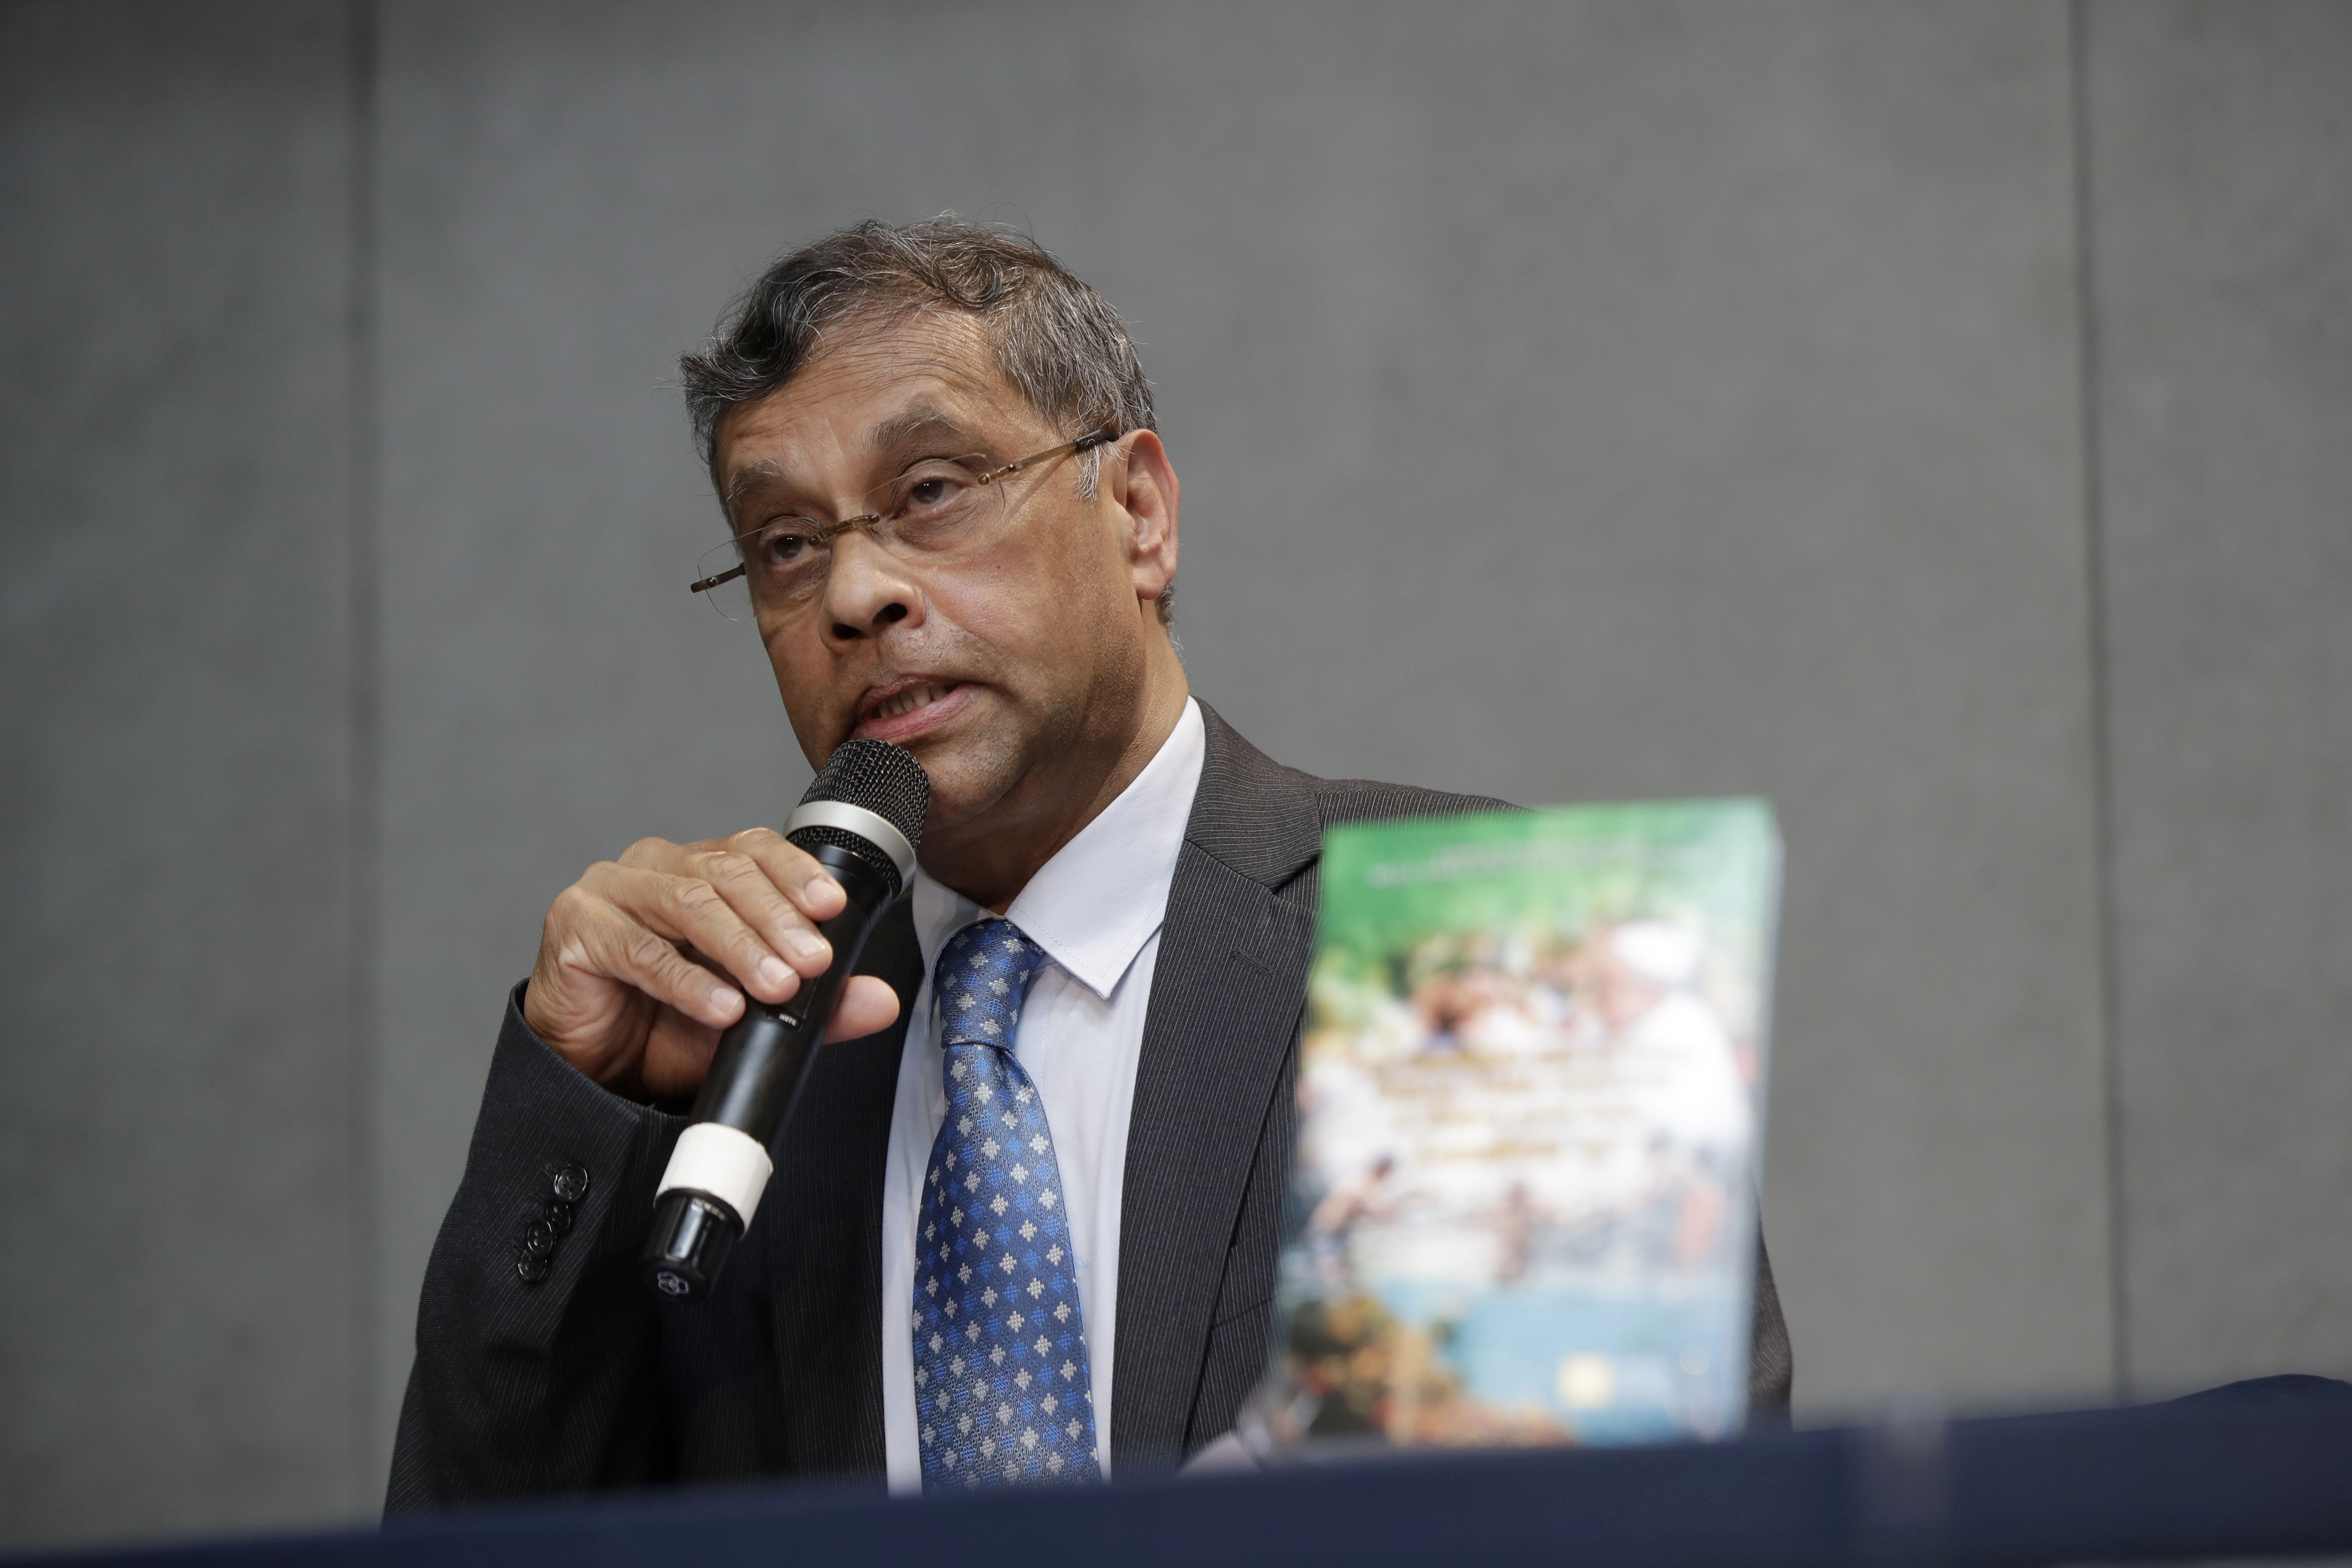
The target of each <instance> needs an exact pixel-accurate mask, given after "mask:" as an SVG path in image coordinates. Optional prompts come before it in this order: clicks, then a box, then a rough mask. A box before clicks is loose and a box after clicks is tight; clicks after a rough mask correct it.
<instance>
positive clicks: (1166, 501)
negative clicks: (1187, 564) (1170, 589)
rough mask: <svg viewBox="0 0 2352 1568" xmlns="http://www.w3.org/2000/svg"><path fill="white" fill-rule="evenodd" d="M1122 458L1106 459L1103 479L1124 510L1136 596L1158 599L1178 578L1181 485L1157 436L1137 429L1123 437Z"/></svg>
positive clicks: (1128, 551) (1128, 555)
mask: <svg viewBox="0 0 2352 1568" xmlns="http://www.w3.org/2000/svg"><path fill="white" fill-rule="evenodd" d="M1119 445H1120V446H1121V447H1124V448H1126V451H1127V458H1126V460H1125V461H1124V462H1121V461H1118V459H1116V458H1109V457H1106V458H1105V459H1104V462H1103V479H1104V482H1105V483H1106V484H1108V485H1109V486H1110V487H1111V499H1112V500H1115V501H1117V502H1118V504H1119V506H1120V507H1121V508H1122V509H1124V510H1125V511H1126V513H1127V539H1126V546H1127V561H1128V567H1129V571H1130V572H1131V573H1132V574H1134V578H1135V596H1136V597H1137V598H1139V599H1144V600H1151V599H1157V598H1158V597H1160V594H1161V593H1162V592H1163V591H1165V590H1166V588H1167V586H1168V584H1171V583H1173V582H1174V581H1176V513H1177V510H1178V502H1179V498H1180V497H1181V493H1182V487H1181V486H1180V485H1178V484H1177V482H1176V468H1175V465H1174V464H1172V463H1171V462H1170V461H1169V460H1168V448H1167V447H1163V446H1161V445H1160V437H1159V435H1158V434H1157V433H1156V432H1154V431H1150V430H1138V431H1135V432H1134V433H1133V434H1131V435H1129V437H1127V438H1126V439H1124V440H1122V441H1121V442H1120V443H1119Z"/></svg>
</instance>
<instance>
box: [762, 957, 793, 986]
mask: <svg viewBox="0 0 2352 1568" xmlns="http://www.w3.org/2000/svg"><path fill="white" fill-rule="evenodd" d="M792 978H793V972H792V971H791V970H790V969H788V968H786V967H785V966H784V961H783V960H782V959H781V958H763V959H761V960H760V980H761V984H765V985H769V986H782V985H785V984H790V983H791V981H792Z"/></svg>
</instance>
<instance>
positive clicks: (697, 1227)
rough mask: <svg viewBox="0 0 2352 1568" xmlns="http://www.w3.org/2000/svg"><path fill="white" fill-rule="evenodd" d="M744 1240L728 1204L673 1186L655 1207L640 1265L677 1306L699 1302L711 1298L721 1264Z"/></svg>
mask: <svg viewBox="0 0 2352 1568" xmlns="http://www.w3.org/2000/svg"><path fill="white" fill-rule="evenodd" d="M742 1235H743V1222H742V1220H741V1219H740V1218H739V1217H737V1215H736V1213H735V1211H734V1210H733V1209H731V1208H730V1207H729V1206H728V1205H726V1204H724V1203H722V1202H720V1201H719V1199H717V1198H714V1197H712V1196H710V1195H709V1194H708V1193H698V1192H691V1191H688V1189H686V1188H684V1187H673V1188H671V1189H670V1190H669V1191H668V1192H666V1193H664V1194H661V1196H660V1197H659V1198H657V1199H656V1200H655V1202H654V1223H653V1229H652V1232H651V1233H650V1234H649V1235H648V1236H647V1237H646V1250H645V1253H644V1256H643V1258H641V1260H640V1261H641V1262H642V1263H643V1264H644V1267H645V1273H646V1284H648V1285H650V1286H651V1287H653V1289H654V1290H655V1292H656V1294H659V1295H662V1296H667V1297H668V1298H669V1299H670V1300H673V1301H699V1300H703V1299H704V1298H705V1297H707V1296H709V1294H710V1286H711V1282H712V1281H713V1280H715V1279H718V1278H719V1265H720V1264H722V1263H724V1262H726V1261H727V1254H728V1253H729V1252H730V1251H731V1250H733V1248H734V1246H735V1243H736V1242H737V1241H738V1240H740V1239H741V1237H742Z"/></svg>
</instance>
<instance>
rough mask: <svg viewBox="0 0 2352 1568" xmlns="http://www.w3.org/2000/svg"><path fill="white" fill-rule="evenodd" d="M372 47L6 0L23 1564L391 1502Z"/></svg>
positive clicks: (301, 22)
mask: <svg viewBox="0 0 2352 1568" xmlns="http://www.w3.org/2000/svg"><path fill="white" fill-rule="evenodd" d="M345 26H346V18H345V15H344V11H343V8H342V7H341V6H340V5H333V4H322V3H310V0H272V3H268V4H250V5H223V6H217V7H210V8H193V7H187V6H181V5H171V4H168V3H165V0H152V3H138V4H122V3H100V4H91V5H65V4H40V5H7V6H5V7H0V364H5V366H6V374H5V376H0V519H5V524H0V649H5V653H0V668H5V671H6V676H5V686H4V687H0V737H5V739H0V823H4V824H5V827H0V889H5V895H0V951H5V953H6V955H7V956H6V959H5V981H0V986H5V992H0V994H5V1002H4V1003H0V1040H4V1041H5V1046H0V1059H5V1063H6V1089H5V1093H0V1200H4V1201H0V1390H5V1394H0V1543H14V1542H24V1541H28V1540H44V1539H54V1538H58V1537H63V1536H68V1535H85V1534H91V1533H108V1534H115V1533H126V1532H146V1531H158V1530H168V1529H182V1528H187V1527H191V1526H197V1525H203V1526H228V1525H233V1524H234V1525H242V1524H261V1523H267V1522H274V1521H280V1520H285V1519H290V1518H299V1517H305V1516H310V1517H315V1516H319V1515H322V1514H348V1513H351V1512H352V1511H354V1510H358V1509H359V1508H361V1507H362V1506H363V1504H364V1502H365V1500H366V1494H367V1491H368V1486H367V1485H366V1482H365V1480H364V1479H363V1478H364V1477H365V1474H366V1470H365V1467H366V1466H368V1465H370V1464H372V1463H373V1449H374V1448H375V1447H378V1441H377V1438H376V1434H375V1432H374V1430H373V1427H374V1425H375V1424H374V1423H373V1422H372V1421H368V1420H366V1419H365V1417H364V1415H363V1412H364V1411H365V1410H366V1403H365V1400H366V1393H367V1390H368V1388H369V1387H370V1386H372V1377H371V1373H370V1371H369V1368H368V1355H369V1353H370V1351H371V1347H372V1345H373V1334H372V1332H371V1331H370V1330H369V1327H368V1324H369V1321H370V1318H371V1315H372V1313H373V1310H374V1305H375V1301H374V1297H375V1294H376V1291H375V1286H374V1284H373V1267H374V1251H375V1247H374V1237H373V1233H372V1230H371V1228H370V1226H369V1223H368V1220H367V1214H368V1208H369V1204H368V1195H367V1185H366V1181H367V1174H368V1173H367V1170H366V1168H365V1165H364V1161H363V1157H362V1149H363V1140H364V1132H363V1128H364V1126H365V1124H366V1122H365V1118H366V1114H367V1107H366V1105H365V1104H364V1101H363V1100H362V1097H361V1094H360V1089H361V1085H360V1083H359V1081H358V1079H357V1078H356V1076H355V1075H356V1073H357V1071H358V1068H359V1067H360V1058H358V1056H357V1055H356V1053H355V1049H354V1046H355V1041H356V1040H357V1039H358V1037H359V1035H358V1032H357V1031H356V1030H355V1028H354V1024H355V1022H356V1019H355V1014H354V1006H353V994H352V964H351V959H352V952H351V940H350V939H351V935H352V933H351V931H350V929H349V927H348V925H347V923H346V922H347V920H348V917H349V914H350V911H351V910H352V908H353V893H354V891H355V889H354V887H353V885H352V880H351V873H352V859H351V857H350V855H349V853H348V846H349V838H350V834H351V831H352V795H353V782H354V781H353V776H352V768H351V760H352V695H353V693H352V679H351V677H352V664H351V652H352V619H351V596H352V581H353V570H352V569H353V558H352V504H351V503H352V495H351V489H350V479H351V474H352V450H351V447H350V435H351V422H350V420H349V417H348V414H349V407H350V401H351V395H352V340H351V336H350V331H349V329H350V324H351V312H350V306H351V302H352V301H351V283H352V252H351V237H352V206H351V199H350V198H351V184H350V173H351V164H352V148H351V146H350V144H349V142H348V140H347V137H348V133H349V130H350V126H351V123H352V114H351V109H352V104H351V99H350V94H351V90H352V81H351V73H350V70H349V68H348V66H347V43H348V39H347V37H346V36H345Z"/></svg>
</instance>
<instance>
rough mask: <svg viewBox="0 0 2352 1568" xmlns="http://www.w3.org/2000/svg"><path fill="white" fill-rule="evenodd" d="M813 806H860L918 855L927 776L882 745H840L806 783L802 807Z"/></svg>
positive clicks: (910, 759)
mask: <svg viewBox="0 0 2352 1568" xmlns="http://www.w3.org/2000/svg"><path fill="white" fill-rule="evenodd" d="M813 800H837V801H841V802H843V803H844V804H845V805H858V806H864V807H865V808H866V810H868V811H870V812H872V813H873V814H874V815H875V816H878V817H880V818H882V819H883V820H884V821H885V822H887V823H888V824H889V825H890V826H893V827H895V828H897V829H898V831H899V832H901V833H903V834H905V835H906V836H907V842H908V844H911V845H913V846H914V847H916V848H918V849H919V848H921V847H922V845H923V814H924V813H925V812H927V811H929V809H930V808H931V775H930V774H929V773H925V772H924V771H923V764H922V763H919V762H917V761H915V758H914V754H913V753H912V752H905V751H901V750H900V749H899V748H898V747H897V746H894V745H891V744H890V743H889V742H887V741H845V742H843V743H842V744H841V745H840V746H838V747H836V748H835V751H834V753H833V755H832V756H830V757H827V758H826V759H825V762H824V767H822V768H819V769H818V770H817V774H816V777H815V778H814V779H812V780H810V781H809V786H808V793H807V794H806V795H803V796H801V804H802V805H807V804H808V803H809V802H811V801H813Z"/></svg>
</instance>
